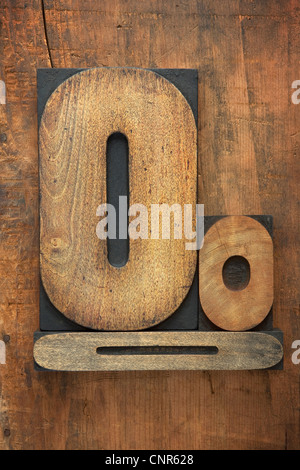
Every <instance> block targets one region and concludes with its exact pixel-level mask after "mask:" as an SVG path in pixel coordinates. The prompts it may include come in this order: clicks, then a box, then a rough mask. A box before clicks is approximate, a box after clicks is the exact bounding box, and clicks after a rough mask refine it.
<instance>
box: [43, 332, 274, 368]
mask: <svg viewBox="0 0 300 470" xmlns="http://www.w3.org/2000/svg"><path fill="white" fill-rule="evenodd" d="M282 355H283V349H282V345H281V343H280V341H278V339H276V338H274V337H273V336H271V335H269V334H265V333H261V332H238V333H236V332H196V331H193V332H180V333H178V332H122V333H118V332H114V333H108V332H101V333H58V334H48V335H47V334H46V335H44V336H40V337H39V338H38V339H37V341H36V342H35V345H34V359H35V361H36V363H37V364H38V366H40V367H42V368H44V369H51V370H61V371H101V370H102V371H111V370H172V369H174V370H175V369H176V370H184V369H189V370H209V369H211V370H246V369H266V368H270V367H272V366H274V365H275V364H278V363H279V362H280V360H281V359H282Z"/></svg>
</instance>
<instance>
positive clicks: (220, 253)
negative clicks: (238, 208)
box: [199, 216, 273, 331]
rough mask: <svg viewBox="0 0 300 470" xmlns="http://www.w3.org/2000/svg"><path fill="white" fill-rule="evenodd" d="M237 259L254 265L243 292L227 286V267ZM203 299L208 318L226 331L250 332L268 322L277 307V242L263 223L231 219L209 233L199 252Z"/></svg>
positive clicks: (240, 217)
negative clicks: (266, 318)
mask: <svg viewBox="0 0 300 470" xmlns="http://www.w3.org/2000/svg"><path fill="white" fill-rule="evenodd" d="M233 256H241V257H243V258H244V259H246V260H247V261H248V263H249V265H250V280H249V283H248V285H247V286H246V287H245V288H243V289H242V290H232V289H230V288H228V287H227V286H226V285H225V283H224V279H223V267H224V264H225V262H226V261H227V260H228V259H229V258H231V257H233ZM199 296H200V302H201V305H202V308H203V310H204V312H205V314H206V315H207V317H208V318H209V319H210V321H212V322H213V323H214V324H215V325H217V326H218V327H219V328H222V329H224V330H231V331H243V330H250V329H251V328H254V327H255V326H257V325H258V324H259V323H261V322H262V321H263V320H264V319H265V317H266V316H267V315H268V313H269V311H270V309H271V307H272V303H273V242H272V238H271V237H270V235H269V233H268V232H267V230H266V229H265V228H264V227H263V226H262V225H261V224H260V223H259V222H257V221H256V220H254V219H252V218H251V217H245V216H229V217H224V218H222V219H220V220H218V221H217V222H216V223H215V224H214V225H213V226H212V227H211V228H210V229H209V230H208V231H207V233H206V234H205V237H204V245H203V248H202V249H201V250H200V252H199Z"/></svg>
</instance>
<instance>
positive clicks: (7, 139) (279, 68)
mask: <svg viewBox="0 0 300 470" xmlns="http://www.w3.org/2000/svg"><path fill="white" fill-rule="evenodd" d="M0 5H1V11H0V20H1V40H0V47H1V50H0V61H1V63H0V79H2V80H4V81H5V83H6V86H7V104H6V105H0V165H1V167H0V168H1V171H0V179H1V197H0V205H1V244H0V283H1V296H0V303H1V305H0V339H1V337H3V336H5V339H6V341H8V342H7V344H6V346H7V348H6V349H7V363H6V365H0V392H1V393H0V410H1V411H0V447H1V448H2V449H96V448H97V449H200V448H201V449H212V448H215V449H232V448H234V449H270V448H271V449H285V448H287V449H296V448H297V449H299V447H300V446H299V371H300V365H298V366H296V365H293V363H292V361H291V354H292V349H291V344H292V342H293V341H294V340H296V339H300V321H299V177H300V175H299V158H300V155H299V145H300V132H299V128H300V105H299V106H298V107H297V106H296V105H294V104H292V102H291V95H292V92H293V91H294V90H292V88H291V84H292V82H293V81H294V80H297V79H300V63H299V50H300V36H299V33H300V27H299V25H300V5H299V2H298V1H297V0H294V1H292V0H291V1H281V0H277V1H276V0H275V1H274V0H265V1H263V0H257V1H250V0H249V1H242V0H241V1H230V0H228V1H224V0H202V1H195V0H191V1H189V0H185V1H183V2H181V1H180V0H178V1H176V0H154V1H141V0H129V1H116V0H101V1H100V0H85V1H84V2H83V1H80V0H44V1H41V0H28V1H21V0H0ZM51 66H52V67H93V66H137V67H151V68H154V67H162V68H166V67H174V68H175V67H176V68H180V67H189V68H198V70H199V115H200V120H199V142H200V146H199V162H200V163H199V170H200V171H199V173H200V174H199V183H200V184H199V187H200V194H199V201H200V202H203V203H204V204H205V207H206V214H207V215H210V214H256V213H263V214H272V215H273V216H274V237H275V260H274V261H275V303H274V318H275V326H277V327H279V328H281V329H282V330H283V331H284V333H285V370H284V371H283V372H282V371H272V372H265V371H260V372H200V371H197V372H176V371H173V372H124V373H123V372H119V373H55V372H54V373H47V372H45V373H37V372H35V371H34V370H33V364H32V347H33V332H34V330H36V329H37V328H38V289H39V266H38V255H39V247H38V160H37V112H36V69H37V68H38V67H51ZM8 336H9V337H10V339H9V338H8Z"/></svg>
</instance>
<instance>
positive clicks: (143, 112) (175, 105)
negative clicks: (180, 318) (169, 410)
mask: <svg viewBox="0 0 300 470" xmlns="http://www.w3.org/2000/svg"><path fill="white" fill-rule="evenodd" d="M115 132H120V133H122V134H123V135H125V136H126V137H127V139H128V146H129V204H130V206H133V205H134V204H143V205H144V206H145V207H146V208H147V211H148V229H147V232H146V236H147V238H144V239H141V238H138V239H136V240H134V239H132V238H130V240H129V260H128V262H127V263H126V265H125V266H123V267H121V268H116V267H114V266H112V265H111V264H110V263H109V261H108V256H107V241H106V239H105V240H100V239H99V238H98V237H97V235H96V227H97V223H98V222H99V217H97V216H96V211H97V208H98V206H100V204H105V203H106V202H107V196H106V193H107V188H106V174H107V172H106V166H107V165H106V147H107V140H108V138H109V136H110V135H112V134H113V133H115ZM39 143H40V145H39V150H40V194H41V203H40V211H41V229H40V240H41V276H42V281H43V285H44V287H45V290H46V292H47V294H48V296H49V298H50V300H51V302H52V303H53V305H54V306H55V307H56V308H57V309H58V310H59V311H60V312H62V313H63V314H64V315H65V316H66V317H68V318H69V319H71V320H72V321H74V322H76V323H79V324H80V325H83V326H85V327H89V328H93V329H96V330H97V329H98V330H100V329H105V330H139V329H144V328H148V327H151V326H153V325H156V324H157V323H160V322H161V321H163V320H165V319H166V318H168V317H169V316H170V315H171V314H172V313H173V312H174V311H175V310H176V309H177V308H178V307H179V305H180V304H181V302H182V301H183V299H184V298H185V296H186V294H187V293H188V291H189V288H190V286H191V284H192V281H193V278H194V274H195V269H196V262H197V252H196V251H187V250H186V246H185V244H186V242H187V240H185V238H184V237H183V238H181V239H175V240H174V238H173V237H174V235H173V234H172V231H174V229H173V228H172V226H171V230H170V232H171V239H170V240H168V239H163V240H162V239H161V235H160V236H159V238H160V239H157V240H155V239H152V233H151V216H152V213H151V205H152V204H168V206H170V207H171V206H172V205H173V204H179V205H180V207H181V209H182V214H183V209H184V204H190V205H192V207H193V208H194V210H193V212H194V214H195V206H196V197H197V193H196V183H197V129H196V125H195V120H194V116H193V113H192V110H191V108H190V106H189V105H188V103H187V101H186V99H185V98H184V97H183V95H182V94H181V93H180V92H179V90H178V89H177V88H176V87H175V86H174V85H173V84H171V83H170V82H169V81H168V80H166V79H164V78H163V77H161V76H159V75H158V74H156V73H154V72H152V71H148V70H140V69H124V68H108V69H103V68H96V69H91V70H86V71H83V72H80V73H78V74H76V75H74V76H72V77H71V78H69V79H67V80H66V81H65V82H63V83H62V85H60V86H59V87H58V88H57V89H56V90H55V91H54V93H52V95H51V97H50V98H49V100H48V102H47V104H46V107H45V110H44V112H43V116H42V119H41V125H40V132H39ZM130 219H132V217H131V218H130ZM130 219H129V221H130ZM193 226H194V228H195V220H194V221H193ZM87 299H88V302H87Z"/></svg>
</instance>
